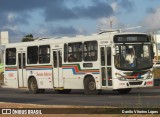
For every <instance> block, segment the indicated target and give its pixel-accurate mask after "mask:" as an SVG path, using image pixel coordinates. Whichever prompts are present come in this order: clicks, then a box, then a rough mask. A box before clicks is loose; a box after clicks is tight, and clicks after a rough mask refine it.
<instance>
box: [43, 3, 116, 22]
mask: <svg viewBox="0 0 160 117" xmlns="http://www.w3.org/2000/svg"><path fill="white" fill-rule="evenodd" d="M44 13H45V16H46V20H47V21H52V20H71V19H78V18H90V19H96V18H101V17H108V16H111V15H113V14H114V11H113V9H112V7H111V6H110V5H109V4H107V3H106V2H99V1H94V4H93V5H91V6H88V7H84V6H81V7H73V8H67V7H66V6H65V5H64V4H58V6H55V5H54V6H53V5H49V6H48V7H47V8H46V10H45V12H44Z"/></svg>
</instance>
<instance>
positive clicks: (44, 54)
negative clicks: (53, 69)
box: [39, 45, 50, 63]
mask: <svg viewBox="0 0 160 117" xmlns="http://www.w3.org/2000/svg"><path fill="white" fill-rule="evenodd" d="M49 62H50V46H49V45H43V46H39V63H49Z"/></svg>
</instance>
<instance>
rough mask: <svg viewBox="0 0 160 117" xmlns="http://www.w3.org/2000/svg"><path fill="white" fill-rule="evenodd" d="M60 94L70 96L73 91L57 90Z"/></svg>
mask: <svg viewBox="0 0 160 117" xmlns="http://www.w3.org/2000/svg"><path fill="white" fill-rule="evenodd" d="M55 91H56V92H58V93H60V94H69V93H70V92H71V91H72V90H71V89H63V90H55Z"/></svg>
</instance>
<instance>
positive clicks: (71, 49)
mask: <svg viewBox="0 0 160 117" xmlns="http://www.w3.org/2000/svg"><path fill="white" fill-rule="evenodd" d="M131 51H132V52H131ZM131 53H132V54H131ZM129 55H130V56H129ZM153 57H154V54H153V47H152V43H151V40H150V37H149V35H147V34H144V33H118V32H110V33H102V34H97V35H91V36H76V37H64V38H51V39H45V40H40V41H32V42H20V43H12V44H8V45H6V48H5V57H4V61H5V70H4V77H5V78H4V83H5V84H6V86H8V87H10V88H28V90H29V92H31V93H34V94H35V93H43V92H44V91H45V89H54V90H55V91H57V92H59V93H70V91H71V90H72V89H84V93H85V94H98V93H100V92H101V91H102V90H117V91H118V92H119V93H121V94H126V93H129V92H130V90H131V89H132V88H140V87H152V86H153V75H152V68H153ZM130 59H131V60H130Z"/></svg>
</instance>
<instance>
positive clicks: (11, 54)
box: [6, 48, 16, 65]
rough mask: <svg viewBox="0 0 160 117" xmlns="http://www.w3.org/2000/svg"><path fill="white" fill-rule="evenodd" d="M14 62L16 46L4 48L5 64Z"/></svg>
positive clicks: (13, 63)
mask: <svg viewBox="0 0 160 117" xmlns="http://www.w3.org/2000/svg"><path fill="white" fill-rule="evenodd" d="M15 64H16V48H7V49H6V65H15Z"/></svg>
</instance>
